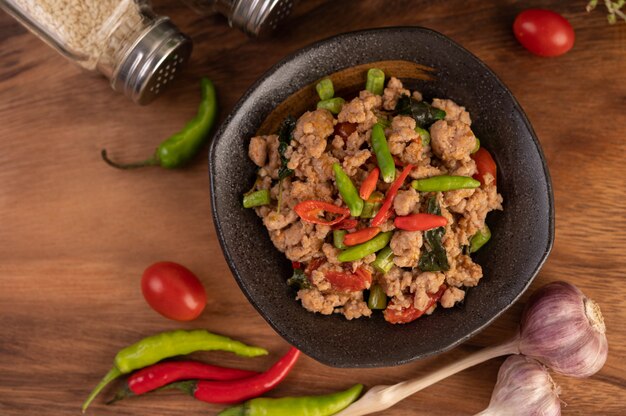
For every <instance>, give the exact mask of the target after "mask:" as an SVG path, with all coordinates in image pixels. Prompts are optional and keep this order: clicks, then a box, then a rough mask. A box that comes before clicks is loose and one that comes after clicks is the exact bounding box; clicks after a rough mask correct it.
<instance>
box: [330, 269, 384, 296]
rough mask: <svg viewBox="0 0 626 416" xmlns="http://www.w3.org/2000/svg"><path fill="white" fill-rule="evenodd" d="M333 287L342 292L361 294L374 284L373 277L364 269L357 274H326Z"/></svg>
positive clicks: (358, 270)
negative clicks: (360, 292)
mask: <svg viewBox="0 0 626 416" xmlns="http://www.w3.org/2000/svg"><path fill="white" fill-rule="evenodd" d="M324 276H325V277H326V280H328V282H329V283H330V285H331V287H332V288H333V289H335V290H338V291H340V292H359V291H361V290H364V289H367V288H368V287H370V285H371V283H372V275H371V274H370V272H368V271H367V270H365V269H364V268H362V267H359V268H358V269H356V272H354V273H350V272H332V271H331V272H326V274H325V275H324Z"/></svg>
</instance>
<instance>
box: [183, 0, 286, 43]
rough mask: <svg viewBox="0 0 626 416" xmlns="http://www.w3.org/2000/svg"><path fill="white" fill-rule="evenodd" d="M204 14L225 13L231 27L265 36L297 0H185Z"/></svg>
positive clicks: (284, 16)
mask: <svg viewBox="0 0 626 416" xmlns="http://www.w3.org/2000/svg"><path fill="white" fill-rule="evenodd" d="M183 1H184V2H185V3H187V4H188V5H189V6H190V7H191V8H192V9H194V10H195V11H196V12H198V13H200V14H204V15H210V14H215V13H220V14H223V15H224V16H226V17H227V18H228V23H229V24H230V25H231V27H236V28H238V29H240V30H242V31H244V32H245V33H247V34H248V35H252V36H263V35H265V34H268V33H270V32H272V31H273V30H274V29H276V27H277V26H278V24H279V23H280V22H281V21H282V20H284V19H285V18H286V17H287V16H289V13H291V9H292V8H293V5H294V3H295V2H296V0H183Z"/></svg>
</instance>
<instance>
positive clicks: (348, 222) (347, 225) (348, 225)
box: [332, 218, 359, 230]
mask: <svg viewBox="0 0 626 416" xmlns="http://www.w3.org/2000/svg"><path fill="white" fill-rule="evenodd" d="M357 225H359V221H358V220H355V219H354V218H346V219H345V220H343V221H341V222H340V223H339V224H335V225H333V226H332V229H333V230H352V229H353V228H356V226H357Z"/></svg>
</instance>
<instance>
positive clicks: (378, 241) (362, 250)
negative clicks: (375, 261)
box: [337, 231, 393, 263]
mask: <svg viewBox="0 0 626 416" xmlns="http://www.w3.org/2000/svg"><path fill="white" fill-rule="evenodd" d="M392 234H393V231H387V232H386V233H380V234H378V235H377V236H376V237H374V238H372V239H371V240H370V241H366V242H365V243H362V244H358V245H356V246H352V247H349V248H348V249H346V250H344V251H342V252H341V253H339V255H338V256H337V259H338V260H339V261H340V262H342V263H345V262H347V261H355V260H359V259H362V258H363V257H365V256H369V255H370V254H373V253H376V252H377V251H378V250H381V249H383V248H384V247H385V246H386V245H387V244H389V240H391V235H392Z"/></svg>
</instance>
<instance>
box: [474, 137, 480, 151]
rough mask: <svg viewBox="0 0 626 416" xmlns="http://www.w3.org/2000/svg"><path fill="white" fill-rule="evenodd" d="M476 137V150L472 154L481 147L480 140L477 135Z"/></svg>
mask: <svg viewBox="0 0 626 416" xmlns="http://www.w3.org/2000/svg"><path fill="white" fill-rule="evenodd" d="M475 139H476V145H475V146H474V150H472V154H474V153H476V152H478V149H480V140H479V139H478V137H476V138H475Z"/></svg>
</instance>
